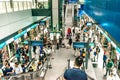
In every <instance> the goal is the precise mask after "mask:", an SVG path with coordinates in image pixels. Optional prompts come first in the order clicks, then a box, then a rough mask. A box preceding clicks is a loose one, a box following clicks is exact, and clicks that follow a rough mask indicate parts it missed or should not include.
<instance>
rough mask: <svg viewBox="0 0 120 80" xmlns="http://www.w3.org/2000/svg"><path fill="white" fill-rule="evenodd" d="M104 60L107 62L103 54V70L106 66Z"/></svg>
mask: <svg viewBox="0 0 120 80" xmlns="http://www.w3.org/2000/svg"><path fill="white" fill-rule="evenodd" d="M106 60H107V56H106V54H103V68H104V67H105V66H106Z"/></svg>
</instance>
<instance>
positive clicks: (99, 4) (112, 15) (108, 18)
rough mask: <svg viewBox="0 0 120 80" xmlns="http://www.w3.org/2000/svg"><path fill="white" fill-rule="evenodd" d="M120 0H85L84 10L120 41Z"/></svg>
mask: <svg viewBox="0 0 120 80" xmlns="http://www.w3.org/2000/svg"><path fill="white" fill-rule="evenodd" d="M119 5H120V0H85V4H84V10H85V12H86V13H87V14H88V15H89V16H91V17H92V18H93V19H95V21H97V22H98V23H99V24H100V25H101V26H102V28H103V29H104V30H106V32H108V33H109V34H110V35H111V36H112V37H113V38H114V39H115V40H116V41H117V42H118V43H120V39H119V38H120V34H119V32H120V20H119V19H120V6H119Z"/></svg>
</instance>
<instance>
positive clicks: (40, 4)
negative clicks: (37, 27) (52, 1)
mask: <svg viewBox="0 0 120 80" xmlns="http://www.w3.org/2000/svg"><path fill="white" fill-rule="evenodd" d="M32 8H34V9H35V8H38V9H48V0H12V2H11V0H0V14H2V13H9V12H15V11H20V10H27V9H32Z"/></svg>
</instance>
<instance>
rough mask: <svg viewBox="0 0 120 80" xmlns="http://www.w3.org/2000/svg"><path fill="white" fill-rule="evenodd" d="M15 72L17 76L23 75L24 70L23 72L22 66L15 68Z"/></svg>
mask: <svg viewBox="0 0 120 80" xmlns="http://www.w3.org/2000/svg"><path fill="white" fill-rule="evenodd" d="M13 70H14V71H15V73H16V74H20V73H22V72H23V70H22V67H21V66H18V67H14V69H13Z"/></svg>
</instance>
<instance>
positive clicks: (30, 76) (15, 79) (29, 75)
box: [1, 60, 48, 80]
mask: <svg viewBox="0 0 120 80" xmlns="http://www.w3.org/2000/svg"><path fill="white" fill-rule="evenodd" d="M47 69H48V60H46V62H45V63H44V65H42V66H41V68H40V69H38V70H36V71H33V72H26V73H22V74H16V75H14V74H13V75H11V76H4V77H2V78H1V80H45V75H46V72H47Z"/></svg>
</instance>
